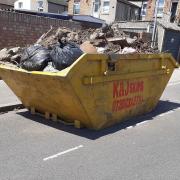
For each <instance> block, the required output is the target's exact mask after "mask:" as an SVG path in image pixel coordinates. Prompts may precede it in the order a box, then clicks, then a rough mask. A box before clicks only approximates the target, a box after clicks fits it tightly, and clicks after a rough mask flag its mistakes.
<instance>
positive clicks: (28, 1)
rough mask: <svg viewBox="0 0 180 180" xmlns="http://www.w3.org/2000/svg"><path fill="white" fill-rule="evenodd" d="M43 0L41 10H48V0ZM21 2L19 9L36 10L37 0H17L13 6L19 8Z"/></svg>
mask: <svg viewBox="0 0 180 180" xmlns="http://www.w3.org/2000/svg"><path fill="white" fill-rule="evenodd" d="M42 1H43V12H48V2H47V0H42ZM20 2H22V3H23V7H22V8H21V9H23V10H30V11H38V0H17V1H16V2H15V3H14V8H15V9H20V8H19V3H20Z"/></svg>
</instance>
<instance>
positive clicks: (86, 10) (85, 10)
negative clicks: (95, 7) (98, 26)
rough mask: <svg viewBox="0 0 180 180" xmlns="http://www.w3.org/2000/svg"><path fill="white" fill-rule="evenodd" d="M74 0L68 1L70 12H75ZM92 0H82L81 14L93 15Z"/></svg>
mask: <svg viewBox="0 0 180 180" xmlns="http://www.w3.org/2000/svg"><path fill="white" fill-rule="evenodd" d="M73 6H74V0H69V2H68V14H73ZM91 9H92V0H81V1H80V14H81V15H91Z"/></svg>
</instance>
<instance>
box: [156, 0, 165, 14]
mask: <svg viewBox="0 0 180 180" xmlns="http://www.w3.org/2000/svg"><path fill="white" fill-rule="evenodd" d="M163 9H164V0H159V3H158V8H157V17H162V16H163Z"/></svg>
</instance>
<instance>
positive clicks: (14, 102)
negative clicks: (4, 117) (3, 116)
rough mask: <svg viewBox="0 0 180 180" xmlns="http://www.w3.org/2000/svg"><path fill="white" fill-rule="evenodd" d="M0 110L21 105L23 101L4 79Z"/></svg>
mask: <svg viewBox="0 0 180 180" xmlns="http://www.w3.org/2000/svg"><path fill="white" fill-rule="evenodd" d="M0 97H1V98H0V112H4V111H10V110H13V109H15V108H18V107H21V102H20V101H19V99H18V98H17V97H16V95H15V94H14V93H13V92H12V91H11V89H10V88H9V87H8V86H7V85H6V83H5V82H4V81H3V80H0Z"/></svg>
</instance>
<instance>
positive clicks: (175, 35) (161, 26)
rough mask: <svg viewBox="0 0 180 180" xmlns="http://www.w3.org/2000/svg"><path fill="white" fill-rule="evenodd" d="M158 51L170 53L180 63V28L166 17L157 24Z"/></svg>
mask: <svg viewBox="0 0 180 180" xmlns="http://www.w3.org/2000/svg"><path fill="white" fill-rule="evenodd" d="M157 40H158V49H159V50H160V51H161V52H169V53H171V54H172V55H173V57H174V58H175V59H176V60H177V61H178V62H179V63H180V27H179V26H177V24H175V23H171V22H169V21H168V20H167V18H166V17H163V18H162V19H159V20H158V23H157Z"/></svg>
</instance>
